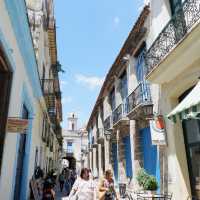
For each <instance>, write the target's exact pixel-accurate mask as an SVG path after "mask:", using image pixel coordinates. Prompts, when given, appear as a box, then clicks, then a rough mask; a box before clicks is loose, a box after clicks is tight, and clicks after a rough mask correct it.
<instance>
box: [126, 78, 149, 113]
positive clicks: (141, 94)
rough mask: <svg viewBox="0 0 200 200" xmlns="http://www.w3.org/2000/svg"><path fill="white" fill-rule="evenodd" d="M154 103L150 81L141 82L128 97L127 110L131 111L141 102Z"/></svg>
mask: <svg viewBox="0 0 200 200" xmlns="http://www.w3.org/2000/svg"><path fill="white" fill-rule="evenodd" d="M148 103H152V99H151V92H150V87H149V83H147V82H146V81H143V82H141V83H140V84H139V85H138V86H137V88H136V89H135V90H134V91H133V92H132V93H131V94H130V95H129V96H128V98H127V105H128V106H127V111H128V113H129V112H131V111H132V110H133V109H134V108H135V107H136V106H138V105H140V104H148Z"/></svg>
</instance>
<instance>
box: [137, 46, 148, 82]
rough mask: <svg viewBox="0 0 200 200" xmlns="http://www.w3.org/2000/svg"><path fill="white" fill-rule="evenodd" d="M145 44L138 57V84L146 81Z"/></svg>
mask: <svg viewBox="0 0 200 200" xmlns="http://www.w3.org/2000/svg"><path fill="white" fill-rule="evenodd" d="M145 50H146V48H145V44H144V45H143V47H142V48H141V49H140V50H139V52H138V54H137V55H136V56H135V57H136V65H135V72H136V77H137V80H138V82H142V81H143V80H144V79H145V73H144V72H145V71H144V70H145Z"/></svg>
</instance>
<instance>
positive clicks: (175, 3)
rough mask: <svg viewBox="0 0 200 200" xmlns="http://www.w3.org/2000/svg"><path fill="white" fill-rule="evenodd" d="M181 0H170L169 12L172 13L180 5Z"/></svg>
mask: <svg viewBox="0 0 200 200" xmlns="http://www.w3.org/2000/svg"><path fill="white" fill-rule="evenodd" d="M181 4H182V0H170V6H171V12H172V15H174V14H175V13H176V12H177V11H178V10H179V9H180V7H181Z"/></svg>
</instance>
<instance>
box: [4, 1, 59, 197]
mask: <svg viewBox="0 0 200 200" xmlns="http://www.w3.org/2000/svg"><path fill="white" fill-rule="evenodd" d="M0 12H1V19H0V76H1V89H0V93H1V98H0V101H1V106H0V107H1V118H0V129H1V137H0V143H1V145H0V149H1V150H0V196H1V198H2V199H20V200H23V199H24V200H25V199H29V195H30V188H29V181H30V180H31V179H34V170H35V168H36V167H38V166H39V167H40V168H41V169H43V170H44V172H46V173H47V172H48V171H49V170H51V169H56V167H57V166H56V165H57V163H58V162H57V160H58V159H59V152H60V149H61V147H62V135H61V127H60V121H61V120H62V107H61V93H60V88H59V78H58V72H59V65H58V62H57V54H56V38H55V31H56V30H55V20H54V16H53V2H52V1H42V0H41V1H29V0H27V1H26V2H25V1H23V0H17V1H15V0H12V1H10V0H3V1H1V5H0ZM27 13H28V14H27ZM8 119H18V120H20V119H26V120H28V128H26V130H25V131H24V132H23V133H18V132H15V133H13V132H12V133H11V132H9V131H8V129H7V121H8Z"/></svg>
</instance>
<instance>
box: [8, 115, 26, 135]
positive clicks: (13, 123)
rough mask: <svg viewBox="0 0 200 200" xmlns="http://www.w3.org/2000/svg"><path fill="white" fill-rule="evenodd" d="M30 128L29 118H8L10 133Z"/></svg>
mask: <svg viewBox="0 0 200 200" xmlns="http://www.w3.org/2000/svg"><path fill="white" fill-rule="evenodd" d="M27 128H28V119H20V118H8V120H7V128H6V129H7V132H9V133H25V131H26V130H27Z"/></svg>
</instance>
